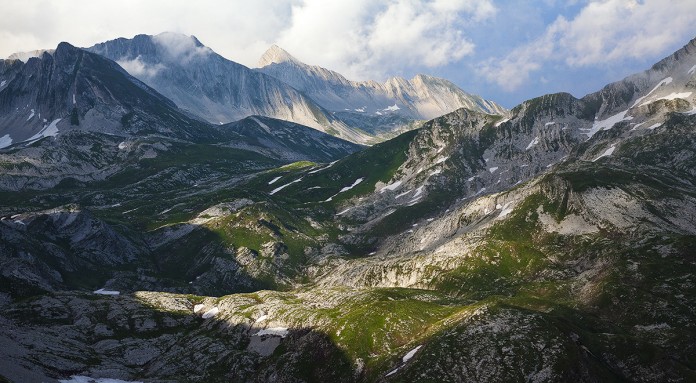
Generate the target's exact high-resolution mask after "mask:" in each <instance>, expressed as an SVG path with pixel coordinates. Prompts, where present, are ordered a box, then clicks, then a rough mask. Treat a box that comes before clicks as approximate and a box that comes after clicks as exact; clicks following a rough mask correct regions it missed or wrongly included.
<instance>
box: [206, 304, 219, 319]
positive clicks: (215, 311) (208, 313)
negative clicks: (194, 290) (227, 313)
mask: <svg viewBox="0 0 696 383" xmlns="http://www.w3.org/2000/svg"><path fill="white" fill-rule="evenodd" d="M219 312H220V309H218V308H217V307H213V308H212V309H210V310H208V311H206V312H205V313H203V315H202V316H201V318H203V319H208V318H212V317H214V316H216V315H218V313H219Z"/></svg>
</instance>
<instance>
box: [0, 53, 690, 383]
mask: <svg viewBox="0 0 696 383" xmlns="http://www.w3.org/2000/svg"><path fill="white" fill-rule="evenodd" d="M693 46H694V42H693V41H692V42H690V43H689V44H688V45H687V46H686V47H685V48H684V49H682V50H680V51H678V52H677V53H675V55H673V56H671V57H669V58H667V59H666V60H664V61H662V62H661V63H660V64H658V65H656V66H655V67H653V68H652V69H650V70H649V71H646V72H645V73H643V74H640V75H637V76H632V77H629V78H628V79H626V80H624V81H622V82H619V83H616V84H611V85H609V86H607V87H606V88H604V89H603V90H601V91H600V92H598V93H594V94H591V95H588V96H586V97H584V98H582V99H576V98H574V97H572V96H571V95H568V94H554V95H547V96H544V97H540V98H537V99H533V100H529V101H527V102H525V103H523V104H521V105H520V106H518V107H516V108H514V109H513V110H512V111H511V114H510V116H508V117H506V118H503V117H501V116H496V115H489V114H484V113H480V112H475V111H470V110H465V109H462V110H458V111H456V112H454V113H451V114H448V115H446V116H443V117H440V118H437V119H434V120H432V121H429V122H428V123H427V124H425V125H424V126H423V127H422V128H421V129H418V130H415V131H411V132H408V133H405V134H403V135H400V136H398V137H396V138H395V139H392V140H389V141H386V142H383V143H380V144H377V145H374V146H372V147H370V148H367V149H364V150H362V151H359V152H357V153H354V154H351V155H349V156H347V157H345V158H342V159H339V160H337V161H334V162H330V163H325V164H316V163H308V162H298V163H294V164H290V165H285V166H281V167H274V168H271V167H272V166H273V164H272V162H273V161H274V160H272V159H267V160H266V161H270V162H271V163H270V164H263V163H261V162H256V161H260V160H259V157H244V158H242V159H241V163H243V164H245V165H246V166H247V167H246V168H245V169H247V170H248V171H247V172H246V173H243V174H240V173H235V172H231V171H230V170H229V168H230V167H231V166H227V165H226V164H224V163H219V162H218V163H216V162H213V163H210V162H209V161H210V160H211V158H215V157H216V156H211V157H203V160H202V161H196V162H195V164H196V165H191V162H190V161H185V162H182V161H174V160H171V159H170V160H168V161H163V163H166V164H167V166H166V167H165V169H166V171H161V172H154V173H151V172H150V171H151V166H155V164H157V162H154V163H150V164H149V166H144V164H143V166H140V167H138V168H136V170H137V172H136V173H135V174H133V173H126V174H124V175H122V176H121V178H119V177H116V178H113V177H112V178H111V179H110V180H109V179H107V182H111V183H105V184H100V183H87V184H86V185H82V186H76V185H71V184H67V185H64V187H63V188H62V189H55V190H51V189H49V190H41V191H37V192H35V193H31V194H30V193H27V194H22V193H6V194H5V196H7V197H8V199H3V200H7V201H10V202H6V203H4V204H3V205H2V206H1V207H2V211H3V212H4V213H3V215H5V219H4V220H2V221H1V222H0V225H1V226H0V228H1V230H0V235H2V241H0V243H2V244H4V245H5V246H7V244H9V245H10V246H15V247H16V248H19V247H20V246H24V248H21V251H14V250H12V249H14V248H11V250H10V255H8V256H6V258H5V261H4V262H3V265H11V264H20V265H22V267H23V268H22V269H17V270H18V271H17V272H11V273H4V274H3V275H6V277H5V278H13V279H12V281H11V283H8V284H2V285H0V286H28V287H27V288H26V289H5V290H3V291H2V295H1V297H2V300H1V301H0V304H1V305H2V308H3V315H2V316H1V317H0V318H1V320H2V321H3V328H4V329H7V330H5V331H3V332H1V333H0V343H1V344H2V345H3V346H4V347H2V348H0V355H2V357H1V358H0V375H2V376H4V377H6V378H8V379H10V380H13V381H14V380H21V381H50V380H51V379H66V380H69V379H72V380H73V381H79V379H83V378H81V376H82V377H85V376H88V377H93V378H118V379H123V380H129V381H132V380H139V381H288V382H290V381H293V382H294V381H358V382H373V381H409V382H411V381H482V382H497V381H534V382H550V381H579V382H605V381H636V382H657V381H675V382H681V381H684V382H687V381H693V380H695V379H696V372H695V371H696V360H695V359H694V357H693V355H695V353H694V350H696V343H695V341H694V339H696V327H694V323H696V321H694V317H695V316H696V302H695V301H694V299H693V297H694V296H695V294H696V291H694V290H695V289H696V281H695V280H694V275H696V273H695V272H696V259H694V249H695V248H696V224H695V222H696V221H695V220H694V215H695V214H696V192H695V190H696V188H694V185H695V184H696V173H695V172H694V168H695V166H696V129H695V128H696V114H694V113H692V110H693V106H694V105H695V104H696V102H695V100H694V98H693V91H692V89H693V86H694V81H696V80H695V79H696V73H694V72H693V71H691V69H690V68H692V67H694V65H696V54H695V53H696V52H695V51H694V49H693ZM666 78H671V79H672V80H671V81H666V80H665V79H666ZM641 79H642V80H641ZM626 89H628V90H626ZM646 102H647V104H645V105H643V104H644V103H646ZM624 108H626V109H624ZM624 110H625V111H626V112H624ZM658 123H660V125H657V124H658ZM245 124H249V125H247V127H248V128H249V129H258V127H260V126H261V125H260V124H258V123H257V121H254V120H253V119H250V120H247V121H246V123H245ZM209 149H210V146H204V147H203V149H202V150H203V152H204V153H206V151H205V150H209ZM227 149H230V148H227ZM230 150H231V149H230ZM178 157H179V156H175V155H172V157H164V159H167V158H178ZM232 166H236V165H232ZM202 168H203V169H205V168H209V169H212V171H206V172H203V171H202V170H200V169H202ZM196 174H206V177H203V178H202V179H201V180H200V182H201V183H200V184H199V186H202V187H201V188H200V189H198V188H195V189H194V188H185V187H183V185H191V183H193V182H198V181H194V177H193V176H194V175H196ZM145 180H146V181H145ZM85 186H86V187H85ZM191 186H192V185H191ZM79 210H89V212H82V213H80V214H73V213H76V212H77V211H79ZM15 214H19V215H15ZM17 221H20V222H22V223H24V225H22V223H19V222H17ZM24 226H26V227H24ZM89 226H93V227H95V228H96V229H95V230H94V231H89V230H88V232H90V233H92V234H93V235H99V237H98V238H106V239H103V240H99V241H98V243H104V244H105V245H108V246H104V247H102V248H98V247H96V248H95V247H94V246H91V245H90V244H89V241H87V242H85V241H82V239H84V238H87V237H84V236H81V235H80V233H83V230H84V228H85V227H89ZM42 233H43V235H44V236H45V237H44V238H42V237H41V235H42ZM61 233H64V234H61ZM61 236H62V237H61ZM124 241H125V242H124ZM119 244H121V245H119ZM126 244H133V246H134V248H135V249H136V250H138V251H142V250H143V249H146V250H147V251H148V253H147V255H146V256H145V257H143V256H142V255H140V254H139V253H138V252H137V251H136V252H127V251H125V252H123V253H122V254H120V255H121V257H115V258H113V259H114V260H115V262H118V265H120V266H118V267H114V266H111V265H110V266H108V268H106V265H105V269H106V270H107V271H108V272H109V274H108V275H95V276H94V278H93V279H90V278H84V277H83V278H77V279H73V280H70V279H68V278H65V276H68V275H69V274H68V273H67V271H69V270H68V267H72V266H73V265H76V264H80V263H83V262H87V261H90V260H92V259H94V261H96V260H98V258H90V256H92V257H96V256H97V255H100V256H103V254H104V253H108V252H111V251H116V250H113V247H123V248H124V249H131V247H129V246H127V245H126ZM29 246H38V247H44V248H46V249H50V250H51V251H53V252H52V253H49V252H47V251H44V250H35V249H32V248H28V247H29ZM5 248H8V247H5ZM36 251H41V254H56V256H57V257H59V258H58V259H60V261H61V262H56V263H57V265H56V263H54V264H51V263H49V262H48V260H52V258H51V257H48V259H45V258H41V257H37V256H31V254H32V253H34V252H36ZM61 251H62V253H61ZM60 254H64V256H63V258H60ZM10 262H12V263H10ZM40 262H43V264H40ZM37 265H39V266H37ZM3 270H11V269H10V268H5V269H3ZM27 270H28V271H30V272H31V273H30V272H28V271H27ZM56 270H61V271H58V272H56ZM29 276H31V278H30V277H29ZM59 277H60V278H63V280H64V282H62V283H63V285H60V283H61V282H60V278H59ZM51 278H53V279H51ZM34 280H36V281H44V282H46V281H48V282H51V283H53V284H46V285H41V284H38V283H36V284H32V283H30V282H29V281H34ZM78 283H79V284H78ZM30 287H31V288H30ZM260 288H272V289H273V290H259V289H260ZM97 289H100V290H97ZM105 289H106V291H105ZM113 290H118V291H120V293H121V294H120V295H115V293H116V292H115V291H113ZM138 290H150V291H147V292H146V291H138ZM161 291H169V292H170V293H163V292H161ZM105 293H106V294H112V295H103V294H105ZM192 294H193V295H192ZM204 295H215V296H216V297H211V296H204ZM76 350H77V351H76ZM71 376H72V377H73V378H71ZM84 379H87V378H84Z"/></svg>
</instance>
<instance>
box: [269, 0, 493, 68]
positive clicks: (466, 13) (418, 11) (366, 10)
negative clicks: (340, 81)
mask: <svg viewBox="0 0 696 383" xmlns="http://www.w3.org/2000/svg"><path fill="white" fill-rule="evenodd" d="M495 12H496V9H495V7H494V6H493V4H492V3H491V2H490V1H480V0H436V1H420V0H398V1H381V2H375V1H369V0H351V1H332V2H327V1H322V0H305V1H304V2H303V3H302V4H298V5H295V6H293V8H292V20H291V23H290V26H289V27H288V28H287V29H286V30H284V31H282V32H281V33H280V36H279V40H278V44H279V45H280V46H281V47H283V48H285V49H286V50H288V51H289V52H291V53H292V54H293V55H295V56H296V57H298V58H299V59H300V60H302V61H305V62H309V63H313V64H318V65H322V66H325V67H328V68H332V69H335V70H338V71H339V72H341V73H344V74H346V75H348V76H349V77H352V78H362V79H364V78H383V77H384V76H385V75H386V74H389V73H392V74H393V73H394V72H399V71H400V70H403V69H404V68H407V67H412V66H426V67H437V66H442V65H447V64H449V63H452V62H455V61H457V60H459V59H461V58H462V57H464V56H465V55H468V54H471V53H472V52H473V49H474V44H473V43H472V42H471V41H470V40H468V39H467V38H466V36H464V34H463V33H462V32H461V27H462V25H464V24H466V23H475V22H478V21H481V20H484V19H486V18H489V17H490V16H492V15H493V14H495Z"/></svg>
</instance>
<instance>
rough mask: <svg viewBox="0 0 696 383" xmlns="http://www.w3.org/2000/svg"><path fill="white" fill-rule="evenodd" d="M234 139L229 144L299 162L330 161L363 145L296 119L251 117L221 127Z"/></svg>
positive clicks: (227, 142)
mask: <svg viewBox="0 0 696 383" xmlns="http://www.w3.org/2000/svg"><path fill="white" fill-rule="evenodd" d="M219 129H220V130H221V131H223V132H225V134H226V135H228V136H229V137H230V138H228V141H226V143H225V145H227V146H230V147H234V148H239V149H245V150H250V151H254V152H258V153H261V154H263V155H264V156H267V157H269V158H277V159H279V160H283V161H288V162H295V161H302V160H309V161H315V162H330V161H334V160H337V159H340V158H343V157H345V156H347V155H349V154H351V153H354V152H357V151H358V150H360V149H362V148H363V147H362V146H360V145H357V144H354V143H351V142H348V141H344V140H341V139H340V138H336V137H334V136H330V135H328V134H326V133H322V132H320V131H317V130H315V129H311V128H309V127H306V126H302V125H299V124H296V123H294V122H289V121H283V120H277V119H274V118H269V117H262V116H251V117H247V118H245V119H243V120H240V121H236V122H232V123H229V124H226V125H222V126H220V128H219Z"/></svg>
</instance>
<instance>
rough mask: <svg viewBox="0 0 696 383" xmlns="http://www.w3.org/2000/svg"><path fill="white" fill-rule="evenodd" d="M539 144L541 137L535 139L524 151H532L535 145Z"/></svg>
mask: <svg viewBox="0 0 696 383" xmlns="http://www.w3.org/2000/svg"><path fill="white" fill-rule="evenodd" d="M538 143H539V137H534V139H533V140H532V142H530V143H529V145H527V148H526V149H524V150H529V149H531V148H532V147H534V145H536V144H538Z"/></svg>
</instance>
